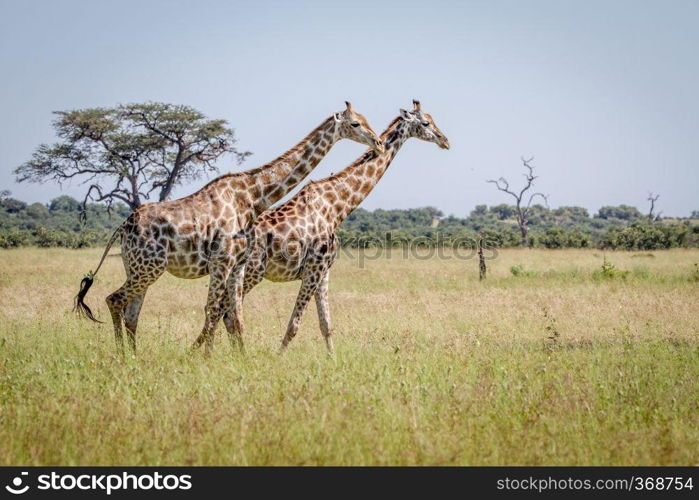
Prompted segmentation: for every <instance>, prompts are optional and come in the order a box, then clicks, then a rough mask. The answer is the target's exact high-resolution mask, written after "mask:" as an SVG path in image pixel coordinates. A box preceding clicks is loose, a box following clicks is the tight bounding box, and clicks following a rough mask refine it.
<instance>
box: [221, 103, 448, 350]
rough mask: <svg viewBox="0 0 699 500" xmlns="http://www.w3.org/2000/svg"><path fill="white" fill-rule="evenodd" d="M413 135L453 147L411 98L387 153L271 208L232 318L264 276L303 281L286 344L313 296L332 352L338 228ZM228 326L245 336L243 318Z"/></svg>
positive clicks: (391, 129)
mask: <svg viewBox="0 0 699 500" xmlns="http://www.w3.org/2000/svg"><path fill="white" fill-rule="evenodd" d="M411 137H416V138H418V139H422V140H424V141H429V142H434V143H436V144H437V145H438V146H439V147H440V148H442V149H449V141H448V140H447V138H446V136H445V135H444V133H442V131H441V130H439V128H438V127H437V125H436V124H435V122H434V120H433V119H432V117H431V116H430V115H429V114H428V113H425V112H424V111H422V108H421V106H420V103H419V101H413V110H412V111H406V110H404V109H401V110H400V115H399V116H398V117H397V118H396V119H395V120H393V122H391V124H390V125H389V126H388V128H387V129H386V130H385V131H384V132H383V134H381V140H382V141H383V144H384V151H383V152H377V151H374V150H368V151H367V152H366V153H364V155H363V156H361V157H360V158H359V159H358V160H356V161H355V162H354V163H352V164H351V165H349V166H348V167H347V168H345V169H344V170H342V171H341V172H339V173H337V174H335V175H331V176H330V177H327V178H325V179H322V180H319V181H313V182H310V183H308V184H307V185H306V186H304V187H303V188H302V189H301V190H300V191H299V192H298V193H297V194H296V195H295V196H294V197H293V198H291V199H290V200H289V201H287V202H286V203H284V204H283V205H281V206H279V207H277V208H274V209H271V210H267V211H266V212H264V213H263V214H262V215H261V216H260V217H259V218H258V219H257V220H256V221H255V224H254V225H253V231H254V242H253V243H252V249H251V251H250V255H249V257H248V259H247V260H246V264H245V273H244V279H243V281H242V286H241V283H240V282H231V283H232V284H233V286H234V288H233V290H232V291H231V292H230V299H231V300H232V301H233V303H232V306H231V309H232V314H233V317H234V318H235V317H239V316H240V315H241V310H242V303H243V299H244V298H245V295H247V294H248V293H249V292H250V290H251V289H252V288H253V287H255V286H256V285H257V284H258V283H260V281H262V279H263V278H266V279H268V280H270V281H277V282H286V281H295V280H301V289H300V290H299V293H298V297H297V298H296V304H295V306H294V310H293V312H292V314H291V318H290V319H289V324H288V326H287V329H286V334H285V335H284V339H283V340H282V349H284V348H286V346H287V345H288V344H289V342H290V341H291V340H292V339H293V338H294V336H295V335H296V332H297V331H298V326H299V322H300V320H301V317H302V315H303V313H304V311H305V309H306V306H307V305H308V302H309V301H310V299H311V297H315V301H316V306H317V309H318V319H319V321H320V328H321V332H322V334H323V337H324V339H325V343H326V347H327V350H328V353H329V354H332V353H333V342H332V325H331V320H330V309H329V304H328V286H329V276H330V267H331V266H332V264H333V262H334V261H335V258H336V256H337V251H338V248H339V242H338V240H337V237H336V236H335V231H336V230H337V227H338V226H339V225H340V223H341V222H342V221H343V220H345V218H346V217H347V216H348V215H349V214H350V213H351V212H352V211H353V210H354V209H355V208H357V206H358V205H359V204H360V203H361V202H362V201H363V200H364V198H366V196H367V195H368V194H369V193H370V192H371V190H372V189H373V188H374V186H376V184H377V183H378V182H379V180H381V177H382V176H383V174H384V173H385V172H386V169H387V168H388V166H389V165H390V164H391V162H392V161H393V159H394V158H395V156H396V154H397V153H398V150H399V149H400V148H401V146H402V145H403V144H404V143H405V141H407V140H408V139H409V138H411ZM227 314H230V313H227ZM226 326H227V328H228V331H229V333H230V334H231V339H232V340H236V341H238V339H240V338H242V333H243V323H242V321H241V320H240V318H238V319H237V320H235V321H232V323H231V324H227V325H226Z"/></svg>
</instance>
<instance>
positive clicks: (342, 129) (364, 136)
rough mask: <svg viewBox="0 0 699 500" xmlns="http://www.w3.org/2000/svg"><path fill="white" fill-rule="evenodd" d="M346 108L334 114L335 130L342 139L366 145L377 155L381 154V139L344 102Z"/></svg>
mask: <svg viewBox="0 0 699 500" xmlns="http://www.w3.org/2000/svg"><path fill="white" fill-rule="evenodd" d="M345 104H346V105H347V108H346V109H345V110H344V111H338V112H337V113H335V123H336V129H337V131H338V133H339V136H340V137H341V138H342V139H351V140H353V141H357V142H360V143H362V144H366V145H367V146H369V147H370V148H371V149H373V150H374V151H376V152H377V153H383V151H384V147H383V143H382V142H381V139H380V138H379V136H378V135H376V132H374V129H372V128H371V125H369V122H367V120H366V118H364V115H362V114H360V113H357V112H356V111H355V110H354V108H352V104H351V103H349V102H348V101H345Z"/></svg>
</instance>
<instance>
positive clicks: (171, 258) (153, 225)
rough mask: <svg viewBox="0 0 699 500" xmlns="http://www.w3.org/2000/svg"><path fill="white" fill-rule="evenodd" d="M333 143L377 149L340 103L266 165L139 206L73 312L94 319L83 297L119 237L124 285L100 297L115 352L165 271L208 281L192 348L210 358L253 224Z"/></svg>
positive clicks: (131, 335)
mask: <svg viewBox="0 0 699 500" xmlns="http://www.w3.org/2000/svg"><path fill="white" fill-rule="evenodd" d="M340 139H351V140H353V141H356V142H360V143H362V144H365V145H367V146H369V147H371V148H373V149H374V150H376V151H377V152H381V151H383V146H382V144H381V141H380V139H379V137H377V135H376V133H375V132H374V131H373V130H372V128H371V126H370V125H369V123H368V122H367V120H366V118H364V116H363V115H361V114H359V113H357V112H356V111H354V109H353V108H352V105H351V104H350V103H349V102H347V103H346V109H345V110H343V111H341V112H338V113H334V114H333V115H331V116H330V117H329V118H327V119H326V120H325V121H323V122H322V123H321V124H320V125H319V126H318V127H316V128H315V129H314V130H313V131H312V132H311V133H310V134H309V135H308V136H306V138H304V139H303V140H302V141H301V142H299V143H298V144H297V145H296V146H294V147H293V148H291V149H290V150H289V151H287V152H286V153H284V154H283V155H281V156H280V157H278V158H277V159H275V160H274V161H272V162H270V163H268V164H266V165H263V166H261V167H258V168H255V169H252V170H247V171H243V172H235V173H228V174H225V175H222V176H220V177H218V178H216V179H214V180H213V181H211V182H209V183H208V184H207V185H206V186H204V187H203V188H202V189H200V190H199V191H197V192H196V193H194V194H192V195H190V196H187V197H185V198H181V199H178V200H173V201H164V202H159V203H148V204H145V205H142V206H141V207H139V208H138V209H136V210H135V211H134V212H133V213H132V214H131V215H129V217H128V218H127V219H126V220H125V221H124V222H123V223H122V224H121V225H120V226H119V228H117V230H116V231H115V232H114V234H113V235H112V237H111V238H110V240H109V242H108V243H107V248H106V249H105V251H104V253H103V255H102V259H101V260H100V262H99V265H98V266H97V269H96V270H95V272H94V273H90V274H89V275H88V276H86V277H85V278H84V279H83V280H82V282H81V285H80V291H79V292H78V295H77V296H76V298H75V306H76V310H77V311H78V312H80V313H82V314H84V315H85V316H86V317H87V318H89V319H91V320H93V321H97V319H96V318H95V317H94V315H93V313H92V311H91V310H90V308H89V307H88V306H87V305H86V304H85V302H84V298H85V295H86V294H87V292H88V290H89V289H90V287H91V286H92V283H93V280H94V275H95V274H96V273H97V271H98V270H99V268H100V266H101V265H102V263H103V262H104V259H105V257H106V255H107V253H108V251H109V248H110V247H111V246H112V244H113V243H114V241H115V240H116V239H117V236H119V235H120V236H121V255H122V260H123V262H124V268H125V271H126V281H125V282H124V284H123V285H122V286H121V287H119V288H118V289H117V290H116V291H114V292H113V293H112V294H111V295H109V296H108V297H107V299H106V301H107V305H108V306H109V311H110V313H111V316H112V321H113V323H114V334H115V338H116V343H117V349H118V350H119V351H120V352H121V353H123V335H122V321H123V323H124V326H125V327H126V332H127V334H128V340H129V343H130V345H131V348H132V349H133V350H134V351H135V349H136V327H137V324H138V317H139V313H140V311H141V306H142V304H143V299H144V298H145V295H146V291H147V290H148V287H149V286H150V285H152V284H153V283H154V282H155V281H156V280H157V279H158V278H159V277H160V276H162V274H163V273H164V272H165V271H168V272H170V273H171V274H173V275H174V276H177V277H179V278H187V279H194V278H200V277H202V276H206V275H207V274H208V275H209V280H210V281H209V290H208V297H207V301H206V307H205V316H206V319H205V323H204V327H203V329H202V332H201V335H200V336H199V338H198V339H197V340H196V342H195V343H194V347H199V346H200V345H201V344H202V343H203V342H204V341H206V353H207V354H208V353H210V351H211V348H212V343H213V342H212V341H213V333H214V331H215V328H216V325H217V324H218V321H219V320H220V318H221V316H222V315H223V313H224V310H223V305H224V304H225V300H224V296H225V293H226V286H227V281H228V280H229V278H230V277H231V273H232V272H234V273H237V274H240V275H242V272H243V270H244V259H245V257H246V255H247V249H248V246H249V245H248V238H250V237H251V235H252V233H251V228H252V223H253V221H254V220H255V219H256V218H257V216H258V215H259V214H261V213H262V212H263V211H264V210H266V209H267V208H268V207H270V206H271V205H272V204H273V203H275V202H277V201H278V200H279V199H280V198H282V197H283V196H284V195H285V194H286V193H288V192H289V191H290V190H292V189H293V188H294V187H295V186H297V185H298V183H299V182H300V181H301V180H302V179H303V178H305V177H306V176H307V175H308V174H309V173H310V172H311V171H312V170H313V169H314V168H315V167H316V165H318V163H319V162H320V161H321V159H322V158H323V157H324V156H325V155H326V154H327V153H328V152H329V151H330V148H331V147H332V146H333V145H334V144H335V143H336V142H337V141H339V140H340Z"/></svg>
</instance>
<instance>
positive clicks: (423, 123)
mask: <svg viewBox="0 0 699 500" xmlns="http://www.w3.org/2000/svg"><path fill="white" fill-rule="evenodd" d="M421 123H422V126H423V127H429V126H430V122H421Z"/></svg>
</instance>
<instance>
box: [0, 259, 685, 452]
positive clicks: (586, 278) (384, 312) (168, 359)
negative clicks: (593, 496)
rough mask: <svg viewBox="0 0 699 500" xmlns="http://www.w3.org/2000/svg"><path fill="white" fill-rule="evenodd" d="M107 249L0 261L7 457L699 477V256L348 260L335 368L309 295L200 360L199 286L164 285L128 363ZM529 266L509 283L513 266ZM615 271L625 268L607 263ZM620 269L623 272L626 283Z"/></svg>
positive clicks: (270, 288) (265, 303) (257, 293)
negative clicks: (645, 470)
mask: <svg viewBox="0 0 699 500" xmlns="http://www.w3.org/2000/svg"><path fill="white" fill-rule="evenodd" d="M101 251H102V249H93V250H84V251H73V250H60V249H56V250H42V249H21V250H5V251H0V259H1V260H0V304H2V305H1V306H0V307H1V309H0V443H2V444H1V445H0V464H2V465H10V464H12V465H14V464H37V465H39V464H42V465H53V464H71V465H72V464H75V465H77V464H81V465H87V464H103V465H108V464H142V465H158V464H163V465H170V464H173V465H175V464H185V465H186V464H250V465H254V464H481V465H496V464H559V465H567V464H594V465H608V464H615V465H620V464H634V465H636V464H638V465H641V464H697V463H699V408H698V406H699V403H698V401H699V390H698V389H699V349H698V347H699V314H698V309H699V308H698V305H699V271H698V270H697V269H696V267H697V266H696V264H695V263H697V262H699V251H686V250H685V251H683V250H677V251H664V252H652V253H646V252H640V253H607V254H606V258H607V262H608V263H611V264H612V265H613V266H615V267H616V269H611V268H610V267H609V266H607V272H606V273H604V274H603V273H602V272H601V269H602V265H603V254H602V253H601V252H599V251H594V250H585V251H569V250H566V251H543V250H509V251H502V252H500V254H499V256H498V257H497V258H496V259H495V260H493V261H491V262H490V263H489V265H490V275H489V277H488V279H487V281H485V282H483V283H479V281H478V276H477V273H478V269H477V267H478V266H477V263H476V262H475V261H467V262H464V261H461V260H457V259H446V260H444V259H439V258H437V257H433V258H431V259H427V260H419V259H414V258H413V259H403V258H401V257H400V255H399V252H396V253H394V255H393V258H391V259H387V258H380V259H377V260H371V261H365V262H364V265H363V268H361V267H360V266H359V265H358V260H357V259H351V258H348V257H347V256H343V258H341V259H340V261H339V262H338V263H337V264H336V265H335V267H334V269H333V275H332V279H331V309H332V313H333V318H334V323H335V333H336V334H335V346H336V351H337V353H336V356H335V358H334V359H331V358H328V357H327V356H326V354H325V348H324V343H323V341H322V338H321V335H320V333H319V330H318V323H317V319H316V313H315V305H314V304H311V305H310V306H309V309H308V312H307V314H306V316H305V318H304V321H303V323H302V326H301V329H300V331H299V335H298V336H297V337H296V339H295V340H294V341H293V342H292V344H291V345H290V348H289V350H288V352H287V353H286V354H284V355H281V356H280V355H278V354H277V347H278V343H279V341H280V340H281V336H282V334H283V330H284V327H285V326H286V322H287V319H288V315H289V313H290V311H291V308H292V305H293V301H294V298H295V295H296V291H297V289H298V283H289V284H273V283H268V282H265V283H263V284H262V285H261V286H259V287H258V288H257V289H255V290H254V291H253V293H252V294H251V295H250V296H249V297H248V300H247V302H246V310H245V317H246V323H247V332H246V338H245V340H246V348H247V353H246V355H245V356H241V355H238V354H235V353H234V352H233V351H232V349H231V347H230V346H229V344H228V341H227V338H226V336H225V332H224V331H223V328H222V326H221V328H220V331H219V335H218V336H217V338H216V348H215V352H214V355H213V356H212V357H211V358H210V359H205V358H204V357H203V356H202V353H196V354H194V355H189V354H188V353H187V347H188V346H189V344H190V343H191V342H192V341H193V340H194V338H195V337H196V335H197V334H198V332H199V329H200V328H201V325H202V321H203V304H204V298H205V295H206V285H207V281H206V279H201V280H195V281H186V280H179V279H176V278H173V277H171V276H165V277H163V278H162V279H161V280H160V281H159V282H158V283H157V284H156V285H154V286H153V287H152V288H151V291H150V292H149V295H148V297H147V298H146V302H145V305H144V309H143V313H142V315H141V322H140V325H139V337H138V344H139V353H138V356H137V357H135V358H133V357H130V358H128V359H126V360H125V361H121V360H120V359H119V358H117V357H116V356H115V347H114V338H113V333H112V327H111V324H110V323H111V322H110V320H109V315H108V311H107V308H106V305H105V303H104V297H105V296H106V295H107V294H108V293H109V292H111V291H112V290H114V289H115V288H117V287H118V286H119V285H120V284H121V282H122V281H123V269H122V266H121V259H120V258H118V257H110V258H109V259H108V260H107V262H106V264H105V266H104V267H103V268H102V270H101V271H100V273H99V274H98V276H97V279H96V282H95V285H94V287H93V288H92V290H91V291H90V294H89V295H88V297H87V302H88V304H90V305H92V306H94V307H93V308H94V309H96V310H97V313H98V315H99V317H101V318H102V319H103V320H105V321H107V323H105V324H103V325H96V324H92V323H90V322H87V321H84V320H79V319H76V318H75V317H74V316H73V315H72V314H71V313H70V307H71V305H72V297H73V296H74V294H75V293H76V291H77V288H78V284H79V281H80V278H81V277H82V275H83V274H84V273H85V272H86V271H88V270H89V269H94V267H95V266H96V263H97V261H98V259H99V255H100V253H101ZM513 267H514V268H515V269H514V273H516V274H517V275H516V276H515V275H514V274H513V272H512V271H511V268H513ZM610 269H611V270H610ZM624 271H628V273H625V272H624Z"/></svg>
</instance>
